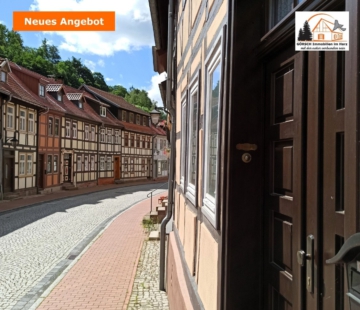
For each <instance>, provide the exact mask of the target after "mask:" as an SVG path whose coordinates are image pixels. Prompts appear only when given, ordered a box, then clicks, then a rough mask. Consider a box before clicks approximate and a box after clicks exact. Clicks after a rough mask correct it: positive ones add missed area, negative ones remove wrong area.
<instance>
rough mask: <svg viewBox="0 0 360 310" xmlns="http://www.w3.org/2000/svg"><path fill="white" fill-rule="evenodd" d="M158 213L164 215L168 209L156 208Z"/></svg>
mask: <svg viewBox="0 0 360 310" xmlns="http://www.w3.org/2000/svg"><path fill="white" fill-rule="evenodd" d="M156 211H157V212H158V213H159V214H160V212H161V213H163V212H166V208H165V207H156Z"/></svg>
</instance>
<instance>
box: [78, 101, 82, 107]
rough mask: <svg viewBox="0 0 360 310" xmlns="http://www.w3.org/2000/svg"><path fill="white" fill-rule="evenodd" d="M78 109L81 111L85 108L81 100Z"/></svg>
mask: <svg viewBox="0 0 360 310" xmlns="http://www.w3.org/2000/svg"><path fill="white" fill-rule="evenodd" d="M78 107H79V109H82V108H83V103H82V101H81V100H79V101H78Z"/></svg>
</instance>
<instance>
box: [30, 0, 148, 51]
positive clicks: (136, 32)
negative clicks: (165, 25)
mask: <svg viewBox="0 0 360 310" xmlns="http://www.w3.org/2000/svg"><path fill="white" fill-rule="evenodd" d="M30 9H31V10H37V11H115V14H116V31H112V32H110V31H106V32H74V31H63V32H50V33H51V34H54V35H58V36H60V37H62V41H61V43H60V45H59V48H60V49H63V50H67V51H70V52H76V53H81V54H84V53H90V54H95V55H101V56H110V55H113V54H114V53H115V52H117V51H132V50H138V49H141V48H142V47H144V46H152V45H153V44H154V43H153V41H154V39H153V31H152V25H151V18H150V11H149V4H148V1H146V0H117V1H114V0H101V1H94V0H81V1H79V0H62V1H49V0H33V3H32V4H31V6H30Z"/></svg>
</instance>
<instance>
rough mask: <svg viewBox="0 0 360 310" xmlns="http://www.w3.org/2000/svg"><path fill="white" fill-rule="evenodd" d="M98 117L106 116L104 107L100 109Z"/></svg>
mask: <svg viewBox="0 0 360 310" xmlns="http://www.w3.org/2000/svg"><path fill="white" fill-rule="evenodd" d="M100 115H101V116H103V117H105V116H106V107H103V106H101V107H100Z"/></svg>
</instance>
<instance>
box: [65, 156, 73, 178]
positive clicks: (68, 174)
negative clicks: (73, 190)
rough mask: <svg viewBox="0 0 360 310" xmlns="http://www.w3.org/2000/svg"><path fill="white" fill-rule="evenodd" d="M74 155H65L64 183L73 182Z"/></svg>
mask: <svg viewBox="0 0 360 310" xmlns="http://www.w3.org/2000/svg"><path fill="white" fill-rule="evenodd" d="M71 162H72V154H67V153H65V154H64V182H71V180H72V169H71V167H72V163H71Z"/></svg>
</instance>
